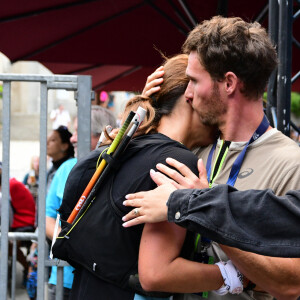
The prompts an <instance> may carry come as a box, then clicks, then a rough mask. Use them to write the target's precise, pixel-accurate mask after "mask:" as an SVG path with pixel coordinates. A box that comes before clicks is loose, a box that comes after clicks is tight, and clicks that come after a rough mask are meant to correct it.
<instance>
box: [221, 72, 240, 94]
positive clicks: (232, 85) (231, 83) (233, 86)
mask: <svg viewBox="0 0 300 300" xmlns="http://www.w3.org/2000/svg"><path fill="white" fill-rule="evenodd" d="M238 83H239V80H238V78H237V76H236V75H235V74H234V73H233V72H227V73H226V74H225V80H224V84H225V91H226V93H227V95H228V96H229V95H232V94H233V93H234V92H235V91H236V90H237V89H238Z"/></svg>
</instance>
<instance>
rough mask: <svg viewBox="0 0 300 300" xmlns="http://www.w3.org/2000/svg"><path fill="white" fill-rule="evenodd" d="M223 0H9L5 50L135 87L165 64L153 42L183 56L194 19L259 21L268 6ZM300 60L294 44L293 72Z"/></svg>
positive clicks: (1, 26) (105, 82)
mask: <svg viewBox="0 0 300 300" xmlns="http://www.w3.org/2000/svg"><path fill="white" fill-rule="evenodd" d="M223 2H226V1H217V0H212V1H199V0H185V1H184V0H144V1H142V0H126V1H124V0H113V1H112V0H84V1H82V0H77V1H76V0H43V1H35V0H27V1H17V0H9V1H5V2H3V3H2V5H1V10H0V32H1V35H0V51H1V52H2V53H4V54H5V55H6V56H8V57H9V58H10V60H11V61H12V62H15V61H19V60H36V61H39V62H41V63H42V64H44V65H45V66H46V67H48V68H49V69H50V70H51V71H52V72H54V73H56V74H88V75H92V76H93V88H94V89H96V90H99V89H106V90H108V91H109V90H132V91H137V90H141V89H142V87H143V85H144V82H145V79H146V76H147V75H149V74H150V73H151V72H152V71H153V70H154V68H156V67H157V66H159V65H160V63H161V61H162V58H161V56H160V54H159V53H158V51H156V50H155V49H154V47H156V48H158V49H159V50H161V51H162V52H163V53H164V54H166V55H167V56H170V55H172V54H175V53H178V52H180V49H181V45H182V43H183V42H184V40H185V38H186V35H187V33H188V32H189V31H190V30H191V29H192V28H193V27H194V25H195V24H196V23H199V22H201V21H202V20H204V19H208V18H210V17H211V16H213V15H216V14H220V13H227V15H228V16H240V17H242V18H244V19H246V20H255V18H256V17H257V16H258V15H259V14H260V13H261V12H262V10H263V9H264V8H265V7H266V5H267V4H268V1H267V0H264V1H262V0H260V1H254V0H253V1H251V2H245V1H240V0H231V1H230V0H228V11H227V12H226V9H224V7H222V3H223ZM263 14H264V15H266V16H267V10H265V11H264V12H263ZM296 22H297V21H296ZM264 25H267V20H265V21H264ZM294 28H296V25H294ZM297 34H298V37H296V38H298V40H300V36H299V32H297ZM296 51H297V52H298V55H296ZM296 56H297V60H296ZM299 62H300V59H299V50H298V49H297V50H294V62H293V69H294V72H297V71H298V70H299V69H300V63H299Z"/></svg>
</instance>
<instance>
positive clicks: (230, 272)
mask: <svg viewBox="0 0 300 300" xmlns="http://www.w3.org/2000/svg"><path fill="white" fill-rule="evenodd" d="M216 265H217V266H218V267H219V269H220V271H221V274H222V277H223V279H224V285H223V286H222V287H221V288H220V289H218V290H216V291H215V292H216V293H217V294H219V295H225V294H226V290H227V292H228V293H231V294H240V293H241V292H242V291H243V274H242V273H241V272H240V271H239V270H238V269H237V268H236V267H235V266H234V264H233V263H232V261H231V260H228V261H227V262H223V261H220V262H218V263H216Z"/></svg>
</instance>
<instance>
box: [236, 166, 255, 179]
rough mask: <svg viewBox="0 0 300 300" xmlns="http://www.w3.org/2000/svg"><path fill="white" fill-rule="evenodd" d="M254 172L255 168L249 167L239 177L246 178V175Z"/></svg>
mask: <svg viewBox="0 0 300 300" xmlns="http://www.w3.org/2000/svg"><path fill="white" fill-rule="evenodd" d="M253 172H254V170H253V169H251V168H248V169H246V170H245V171H243V172H241V173H239V175H238V178H239V179H243V178H246V177H248V176H250V175H251V174H252V173H253Z"/></svg>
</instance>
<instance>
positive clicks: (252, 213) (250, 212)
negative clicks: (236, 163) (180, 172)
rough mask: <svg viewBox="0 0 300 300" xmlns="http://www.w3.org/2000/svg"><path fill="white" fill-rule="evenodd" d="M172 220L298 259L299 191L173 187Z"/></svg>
mask: <svg viewBox="0 0 300 300" xmlns="http://www.w3.org/2000/svg"><path fill="white" fill-rule="evenodd" d="M168 219H169V221H170V222H175V223H176V224H178V225H180V226H182V227H185V228H187V229H188V230H191V231H195V232H199V233H201V234H203V235H205V236H206V237H208V238H210V239H212V240H214V241H216V242H218V243H221V244H225V245H228V246H232V247H236V248H240V249H242V250H245V251H249V252H254V253H258V254H262V255H269V256H278V257H300V234H299V228H300V191H289V192H288V193H287V194H286V195H285V196H282V197H277V196H275V195H274V193H273V192H272V191H271V190H263V191H259V190H248V191H237V190H236V189H235V188H233V187H230V186H228V185H218V186H216V187H214V188H212V189H204V190H177V191H175V192H174V193H172V194H171V196H170V198H169V201H168Z"/></svg>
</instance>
